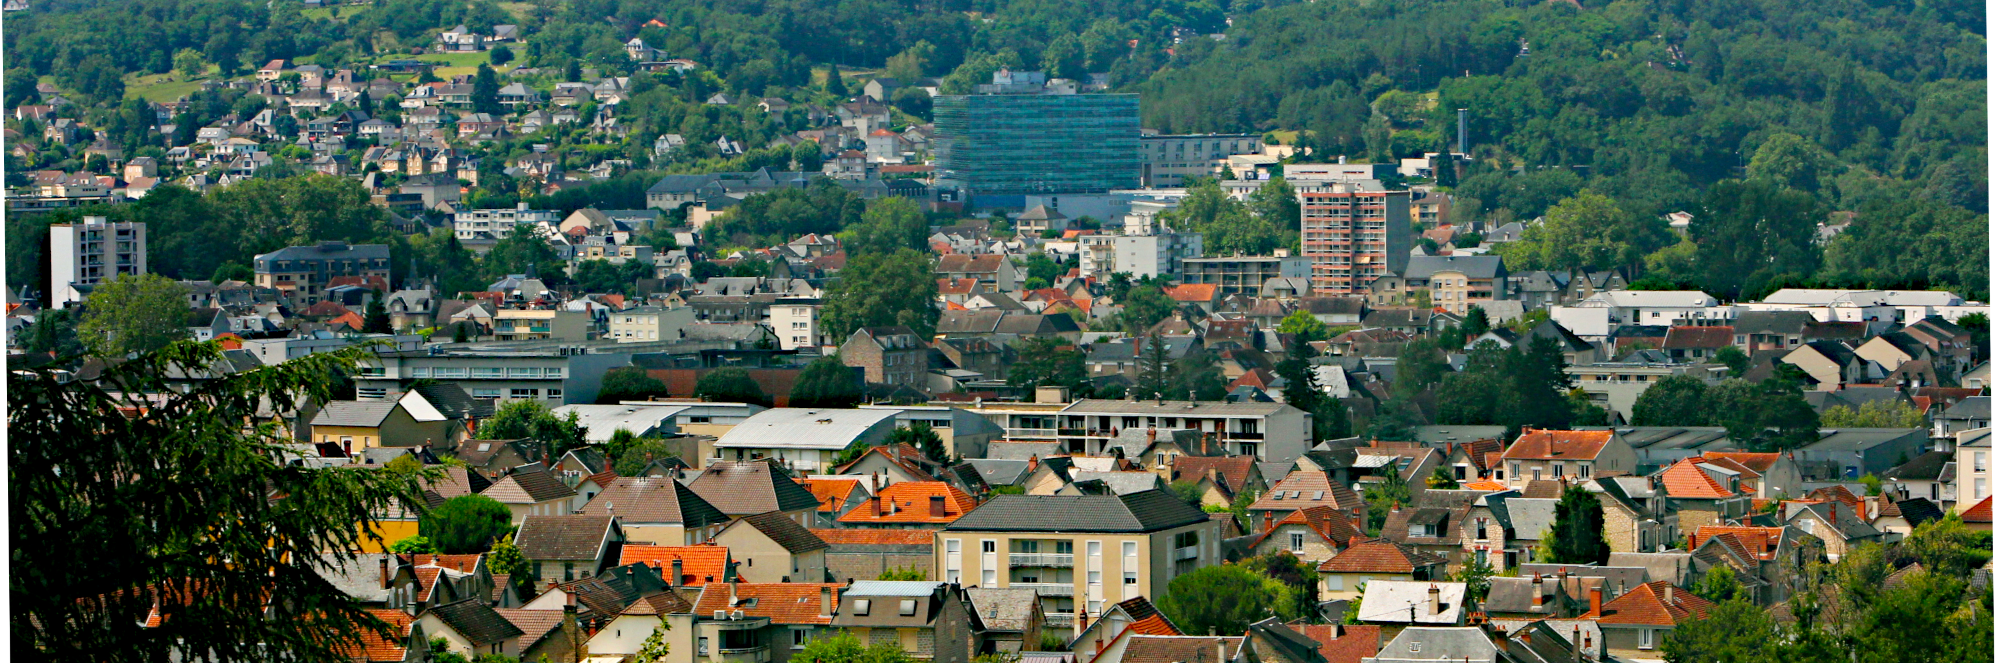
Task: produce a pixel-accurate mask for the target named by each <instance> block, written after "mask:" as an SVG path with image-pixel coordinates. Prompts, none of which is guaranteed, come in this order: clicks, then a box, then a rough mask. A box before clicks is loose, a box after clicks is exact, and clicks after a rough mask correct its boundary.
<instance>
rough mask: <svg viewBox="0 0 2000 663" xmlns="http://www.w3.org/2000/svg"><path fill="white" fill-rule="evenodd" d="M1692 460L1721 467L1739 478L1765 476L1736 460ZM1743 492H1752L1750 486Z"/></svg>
mask: <svg viewBox="0 0 2000 663" xmlns="http://www.w3.org/2000/svg"><path fill="white" fill-rule="evenodd" d="M1690 460H1693V461H1695V462H1697V463H1706V464H1709V465H1714V466H1716V467H1720V468H1722V469H1725V470H1729V471H1731V472H1735V473H1736V474H1737V476H1740V477H1742V478H1745V479H1756V478H1760V477H1762V476H1764V473H1763V472H1758V471H1756V470H1753V469H1750V467H1749V466H1748V465H1744V464H1742V463H1739V462H1736V461H1735V460H1731V459H1728V458H1694V459H1690ZM1743 490H1744V492H1750V488H1749V487H1748V486H1745V487H1744V488H1743Z"/></svg>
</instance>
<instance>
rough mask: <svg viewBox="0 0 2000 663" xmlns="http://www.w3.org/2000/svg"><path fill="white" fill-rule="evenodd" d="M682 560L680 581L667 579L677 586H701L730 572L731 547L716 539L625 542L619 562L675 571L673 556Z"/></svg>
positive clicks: (662, 572) (619, 563)
mask: <svg viewBox="0 0 2000 663" xmlns="http://www.w3.org/2000/svg"><path fill="white" fill-rule="evenodd" d="M676 559H678V560H681V577H680V580H679V581H678V582H676V581H674V579H672V578H667V581H668V582H670V583H672V584H673V585H675V586H678V587H700V586H702V585H706V584H708V583H711V582H717V581H720V580H722V579H723V578H724V575H723V574H725V573H728V570H729V569H728V565H729V549H728V548H725V547H723V546H718V545H715V544H713V543H704V544H701V545H695V546H625V548H624V550H623V551H621V552H620V553H619V554H618V565H619V566H624V565H627V564H633V563H644V564H645V565H647V566H650V567H653V568H655V569H659V570H660V573H661V574H662V575H663V576H664V575H669V574H672V573H673V567H674V562H673V560H676Z"/></svg>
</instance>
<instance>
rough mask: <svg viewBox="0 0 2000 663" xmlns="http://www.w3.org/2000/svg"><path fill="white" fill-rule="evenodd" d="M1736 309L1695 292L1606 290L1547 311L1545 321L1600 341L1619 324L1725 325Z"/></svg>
mask: <svg viewBox="0 0 2000 663" xmlns="http://www.w3.org/2000/svg"><path fill="white" fill-rule="evenodd" d="M1736 311H1737V308H1736V307H1735V306H1730V305H1727V304H1723V303H1721V302H1719V301H1716V299H1715V298H1714V297H1710V296H1709V295H1708V293H1705V292H1701V291H1699V290H1610V291H1605V292H1600V293H1597V294H1595V295H1591V296H1590V298H1589V299H1585V300H1583V301H1580V302H1577V303H1576V305H1575V306H1555V307H1551V308H1550V309H1549V319H1551V320H1555V321H1556V324H1559V325H1562V326H1563V328H1564V329H1568V330H1570V333H1573V334H1576V335H1577V336H1581V337H1583V338H1584V339H1586V340H1597V339H1602V338H1604V337H1605V336H1608V335H1610V334H1611V331H1612V330H1614V329H1617V328H1618V327H1620V326H1623V325H1645V326H1661V327H1668V326H1697V327H1705V326H1712V325H1727V324H1730V323H1731V322H1732V321H1734V320H1735V319H1736Z"/></svg>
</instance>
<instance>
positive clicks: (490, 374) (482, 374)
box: [438, 367, 507, 378]
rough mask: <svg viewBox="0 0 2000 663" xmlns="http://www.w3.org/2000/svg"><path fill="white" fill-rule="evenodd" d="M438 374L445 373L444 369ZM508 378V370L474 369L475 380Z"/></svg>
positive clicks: (439, 370)
mask: <svg viewBox="0 0 2000 663" xmlns="http://www.w3.org/2000/svg"><path fill="white" fill-rule="evenodd" d="M438 372H439V373H443V372H444V369H438ZM506 376H507V370H506V369H502V368H477V367H475V368H473V369H472V377H475V378H502V377H506Z"/></svg>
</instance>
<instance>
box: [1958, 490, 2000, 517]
mask: <svg viewBox="0 0 2000 663" xmlns="http://www.w3.org/2000/svg"><path fill="white" fill-rule="evenodd" d="M1958 519H1959V520H1963V521H1965V522H1968V523H1991V522H1993V496H1992V495H1987V496H1986V499H1983V500H1979V501H1978V502H1976V503H1974V504H1973V505H1972V508H1969V509H1966V510H1965V511H1964V512H1962V513H1959V514H1958Z"/></svg>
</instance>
